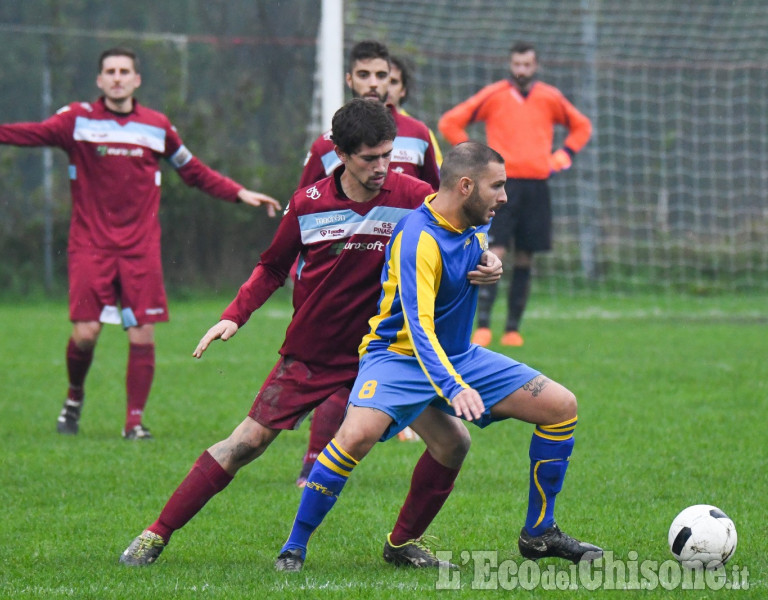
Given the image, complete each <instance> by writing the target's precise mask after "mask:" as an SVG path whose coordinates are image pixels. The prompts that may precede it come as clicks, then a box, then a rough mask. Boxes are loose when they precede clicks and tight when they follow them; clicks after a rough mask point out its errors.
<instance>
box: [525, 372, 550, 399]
mask: <svg viewBox="0 0 768 600" xmlns="http://www.w3.org/2000/svg"><path fill="white" fill-rule="evenodd" d="M548 383H549V379H547V378H546V377H544V375H537V376H536V377H534V378H533V379H531V380H530V381H529V382H528V383H526V384H525V385H524V386H523V389H524V390H525V391H527V392H531V396H533V397H534V398H535V397H536V396H538V395H539V394H540V393H541V392H542V391H543V390H544V388H545V387H546V385H547V384H548Z"/></svg>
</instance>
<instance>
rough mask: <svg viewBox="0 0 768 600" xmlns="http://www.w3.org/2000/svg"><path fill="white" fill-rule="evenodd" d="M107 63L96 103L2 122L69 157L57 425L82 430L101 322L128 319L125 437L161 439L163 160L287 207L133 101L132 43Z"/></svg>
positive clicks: (271, 209)
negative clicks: (213, 162) (156, 434)
mask: <svg viewBox="0 0 768 600" xmlns="http://www.w3.org/2000/svg"><path fill="white" fill-rule="evenodd" d="M98 66H99V70H98V76H97V78H96V85H97V87H98V88H99V89H100V90H101V91H102V93H103V95H102V96H101V97H100V98H99V99H98V100H96V102H94V103H88V102H75V103H72V104H69V105H67V106H65V107H63V108H61V109H60V110H59V111H58V112H57V113H56V114H55V115H53V116H52V117H50V118H49V119H47V120H45V121H43V122H42V123H15V124H9V125H0V144H13V145H16V146H55V147H58V148H61V149H62V150H64V151H65V152H66V153H67V155H68V156H69V163H70V164H69V179H70V188H71V194H72V217H71V221H70V228H69V243H68V270H69V317H70V320H71V321H72V325H73V326H72V336H71V337H70V340H69V344H68V346H67V351H66V364H67V372H68V376H69V389H68V392H67V398H66V400H65V401H64V407H63V408H62V410H61V414H60V415H59V418H58V422H57V430H58V432H59V433H63V434H76V433H77V432H78V430H79V421H80V415H81V411H82V408H83V400H84V398H85V391H84V385H85V378H86V375H87V373H88V369H89V367H90V366H91V362H92V361H93V353H94V348H95V346H96V342H97V340H98V338H99V334H100V332H101V327H102V323H114V324H122V325H123V327H124V328H125V329H126V331H127V334H128V342H129V349H128V366H127V371H126V393H127V409H126V419H125V427H124V428H123V437H124V438H125V439H128V440H144V439H149V438H151V437H152V436H151V434H150V432H149V429H148V428H147V427H145V426H144V424H143V423H142V416H143V414H144V408H145V406H146V403H147V398H148V397H149V391H150V388H151V386H152V379H153V377H154V372H155V345H154V324H155V323H157V322H161V321H167V320H168V303H167V299H166V294H165V289H164V286H163V273H162V263H161V258H160V221H159V220H158V209H159V204H160V170H159V164H158V163H159V160H160V159H161V158H165V159H167V160H168V162H170V163H171V165H172V166H173V167H174V169H176V172H177V173H178V174H179V175H180V176H181V178H182V179H183V180H184V181H185V182H186V183H187V184H188V185H193V186H195V187H198V188H200V189H201V190H203V191H204V192H206V193H208V194H210V195H212V196H216V197H218V198H222V199H224V200H228V201H230V202H236V201H238V200H239V201H242V202H245V203H246V204H250V205H252V206H259V205H261V204H264V205H265V206H266V208H267V211H268V213H269V215H270V216H275V214H276V213H275V210H276V209H279V208H280V204H279V203H278V202H277V200H275V199H274V198H271V197H269V196H266V195H264V194H259V193H257V192H252V191H249V190H246V189H245V188H244V187H243V186H241V185H239V184H238V183H235V182H234V181H232V180H231V179H229V178H227V177H224V176H223V175H221V174H220V173H218V172H217V171H214V170H213V169H211V168H210V167H208V166H206V165H205V164H203V162H202V161H200V160H199V159H197V158H196V157H195V156H193V155H192V153H191V152H190V151H189V150H188V149H187V148H186V147H185V146H184V144H183V142H182V141H181V138H180V137H179V135H178V133H177V132H176V129H175V128H174V127H173V125H171V123H170V121H169V120H168V118H167V117H166V116H165V115H163V114H162V113H159V112H157V111H154V110H151V109H149V108H147V107H145V106H143V105H142V104H140V103H139V102H138V101H137V100H136V99H135V98H134V92H135V91H136V89H138V87H139V86H140V85H141V75H140V73H139V64H138V59H137V57H136V55H135V53H134V52H133V51H132V50H129V49H125V48H112V49H109V50H106V51H104V52H103V53H102V54H101V56H100V57H99V65H98ZM118 305H119V306H120V309H118Z"/></svg>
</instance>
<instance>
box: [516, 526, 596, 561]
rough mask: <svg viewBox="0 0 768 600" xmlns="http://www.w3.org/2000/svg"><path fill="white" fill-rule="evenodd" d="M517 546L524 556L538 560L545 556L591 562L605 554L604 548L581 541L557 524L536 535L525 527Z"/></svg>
mask: <svg viewBox="0 0 768 600" xmlns="http://www.w3.org/2000/svg"><path fill="white" fill-rule="evenodd" d="M517 547H518V548H519V549H520V554H522V555H523V557H524V558H529V559H531V560H536V559H537V558H544V557H545V556H556V557H558V558H565V559H567V560H570V561H571V562H574V563H578V562H581V561H586V562H591V561H593V560H597V559H598V558H601V557H602V556H603V549H602V548H598V547H597V546H593V545H592V544H587V543H586V542H580V541H579V540H577V539H575V538H572V537H571V536H569V535H568V534H566V533H563V532H562V531H560V528H559V527H558V526H557V524H555V525H553V526H552V527H550V528H548V529H546V530H545V531H544V533H542V534H541V535H538V536H536V537H534V536H532V535H530V534H529V533H528V532H527V531H526V530H525V527H523V529H522V531H521V532H520V538H519V539H518V540H517Z"/></svg>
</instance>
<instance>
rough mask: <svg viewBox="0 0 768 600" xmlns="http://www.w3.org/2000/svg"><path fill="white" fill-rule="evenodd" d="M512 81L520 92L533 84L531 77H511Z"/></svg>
mask: <svg viewBox="0 0 768 600" xmlns="http://www.w3.org/2000/svg"><path fill="white" fill-rule="evenodd" d="M512 80H513V81H514V82H515V83H516V84H517V87H519V88H520V89H521V90H524V89H526V88H527V87H528V86H529V85H531V83H533V75H512Z"/></svg>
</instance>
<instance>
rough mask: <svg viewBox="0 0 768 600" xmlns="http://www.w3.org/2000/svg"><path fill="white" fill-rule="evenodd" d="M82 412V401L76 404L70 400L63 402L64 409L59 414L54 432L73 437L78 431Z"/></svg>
mask: <svg viewBox="0 0 768 600" xmlns="http://www.w3.org/2000/svg"><path fill="white" fill-rule="evenodd" d="M82 410H83V400H80V402H76V401H75V400H72V399H71V398H67V399H66V400H64V407H63V408H62V409H61V412H60V413H59V419H58V421H57V423H56V431H58V432H59V433H63V434H64V435H75V434H76V433H77V432H78V431H79V429H80V425H79V423H80V412H81V411H82Z"/></svg>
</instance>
